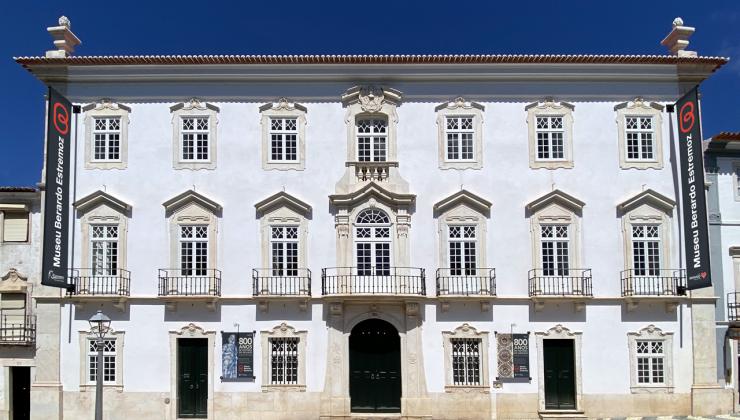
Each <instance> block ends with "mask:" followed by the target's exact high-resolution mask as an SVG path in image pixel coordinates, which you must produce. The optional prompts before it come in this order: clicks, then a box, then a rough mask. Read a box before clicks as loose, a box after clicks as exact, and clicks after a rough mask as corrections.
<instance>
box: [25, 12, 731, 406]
mask: <svg viewBox="0 0 740 420" xmlns="http://www.w3.org/2000/svg"><path fill="white" fill-rule="evenodd" d="M49 32H50V33H51V34H52V36H53V37H54V38H55V40H56V42H55V45H56V46H57V48H58V50H54V51H49V52H48V53H47V54H46V56H45V57H20V58H16V61H17V62H18V63H19V64H21V65H22V66H23V67H25V68H26V69H28V70H29V71H30V72H31V73H32V74H33V75H34V76H35V77H37V78H38V79H39V80H41V81H43V82H44V83H47V84H49V85H50V86H52V87H54V88H55V89H56V90H58V91H59V92H61V93H62V94H64V95H65V96H66V97H67V98H69V99H70V100H71V101H72V102H73V103H74V104H76V105H78V106H79V113H78V114H76V115H75V116H74V125H73V127H76V128H74V131H73V137H74V141H75V144H76V147H75V149H74V150H75V151H74V156H73V159H74V162H75V165H76V168H77V171H76V181H75V183H74V188H73V190H74V192H73V196H72V197H71V201H72V202H73V205H74V217H73V220H71V221H70V232H73V238H74V239H73V240H74V243H73V247H72V248H73V257H72V263H71V267H73V268H72V269H70V274H69V279H68V282H69V284H70V286H71V287H70V289H69V291H60V290H59V289H53V288H48V287H41V286H39V285H38V284H36V285H35V289H34V305H33V307H34V311H35V315H36V316H37V317H38V322H39V325H40V331H41V330H42V329H43V331H44V332H45V335H44V339H43V342H42V340H41V338H39V340H38V344H37V345H36V349H35V356H34V357H35V359H34V360H35V365H34V367H33V368H32V372H31V396H30V398H31V402H32V410H31V417H32V418H34V419H59V418H83V417H86V416H90V415H91V413H92V410H93V405H94V397H95V392H94V384H95V379H96V375H97V374H102V375H103V378H104V383H105V386H104V387H105V391H104V402H105V411H106V416H107V418H110V419H122V418H132V417H137V418H141V419H177V418H211V419H240V418H249V419H278V418H280V419H317V418H321V419H349V418H363V417H365V416H374V415H377V413H385V414H384V415H385V416H386V417H388V418H404V419H463V418H464V419H468V418H475V419H484V418H485V419H490V418H556V417H557V418H577V417H585V416H588V417H605V416H607V417H608V416H625V415H663V414H685V415H687V414H697V415H698V414H714V413H721V412H729V411H731V410H732V408H733V400H734V398H735V397H734V396H733V395H734V394H733V390H732V388H731V387H730V386H729V385H728V382H727V380H726V379H727V378H726V377H725V372H724V371H723V370H722V368H721V367H718V365H717V360H718V356H717V355H718V352H720V353H719V354H721V351H722V346H721V343H722V340H723V339H724V337H722V336H719V335H718V333H716V332H715V312H714V311H715V305H716V301H717V299H716V298H715V293H714V292H713V291H712V290H710V289H704V290H697V291H692V292H687V291H686V289H685V276H684V274H683V270H682V267H683V266H684V263H683V256H682V248H681V246H680V236H679V235H680V231H679V214H678V209H677V205H676V201H677V198H676V191H677V186H676V183H675V181H674V170H675V159H674V157H673V154H674V151H673V150H674V149H673V144H674V140H675V139H674V132H675V130H674V129H672V125H674V124H675V122H674V120H675V114H673V113H671V112H669V109H668V107H667V106H668V105H670V104H672V103H673V102H675V101H676V99H677V98H679V97H680V96H681V95H682V94H683V93H684V92H685V91H687V90H689V89H690V88H692V87H693V86H695V85H696V84H699V83H700V82H701V81H702V80H704V79H705V78H707V77H708V76H709V75H710V74H711V73H712V72H714V71H715V70H716V69H717V68H719V67H720V66H722V65H723V64H724V63H725V62H726V61H727V59H724V58H719V57H700V56H697V54H696V53H693V52H690V51H686V49H685V48H686V46H687V45H688V42H687V38H688V36H689V35H690V34H691V33H692V32H693V28H689V27H686V26H683V23H682V22H680V20H678V19H677V21H676V22H674V28H673V30H672V32H671V33H670V34H669V36H668V37H667V38H666V39H665V40H664V41H663V43H664V45H666V46H667V47H668V48H669V50H670V51H671V54H669V55H661V56H623V55H608V56H591V55H573V56H536V55H533V56H524V55H512V56H503V55H502V56H499V55H480V56H465V55H452V56H74V55H72V52H73V47H74V46H75V45H76V44H77V43H79V40H77V38H76V37H75V36H74V34H72V32H71V31H70V28H69V22H68V20H66V18H64V19H60V24H59V26H56V27H52V28H49ZM42 179H43V177H42ZM42 191H43V188H42ZM29 281H31V280H29ZM33 282H36V283H37V282H38V279H34V280H33ZM97 310H102V311H103V312H104V313H105V314H107V315H108V316H110V318H111V319H112V323H111V329H110V331H109V332H108V334H107V338H106V339H105V342H104V363H103V366H102V367H101V368H98V366H97V365H96V362H95V358H94V356H95V354H96V350H97V348H96V344H95V342H94V340H92V336H91V335H90V327H89V324H88V319H89V318H90V317H91V316H92V315H93V314H95V312H96V311H97ZM42 325H43V326H42ZM47 333H48V334H47ZM718 342H719V343H720V345H718Z"/></svg>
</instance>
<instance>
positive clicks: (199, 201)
mask: <svg viewBox="0 0 740 420" xmlns="http://www.w3.org/2000/svg"><path fill="white" fill-rule="evenodd" d="M191 203H192V204H196V205H198V206H199V207H202V208H203V209H205V210H207V211H209V212H211V213H218V212H220V211H221V210H222V209H223V207H222V206H221V204H219V203H217V202H216V201H214V200H211V199H210V198H208V197H206V196H205V195H203V194H201V193H198V192H196V191H194V190H187V191H185V192H183V193H181V194H178V195H176V196H174V197H172V198H170V199H169V200H167V201H165V202H164V203H162V205H163V206H164V209H165V212H167V213H174V212H176V211H178V210H180V209H181V208H183V207H184V206H186V205H188V204H191Z"/></svg>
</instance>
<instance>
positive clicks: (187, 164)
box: [170, 98, 219, 170]
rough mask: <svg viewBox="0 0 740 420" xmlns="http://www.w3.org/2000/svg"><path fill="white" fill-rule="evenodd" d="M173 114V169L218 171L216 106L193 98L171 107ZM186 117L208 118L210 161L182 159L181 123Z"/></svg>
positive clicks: (217, 109)
mask: <svg viewBox="0 0 740 420" xmlns="http://www.w3.org/2000/svg"><path fill="white" fill-rule="evenodd" d="M170 112H171V113H172V167H173V168H175V169H191V170H198V169H216V153H217V151H218V147H217V144H218V143H217V132H218V130H217V129H216V126H217V125H218V112H219V108H218V107H217V106H215V105H212V104H209V103H206V102H203V101H201V100H200V99H198V98H191V99H189V100H187V101H185V102H182V103H179V104H175V105H173V106H171V107H170ZM186 117H201V118H208V159H207V160H199V161H190V160H183V159H182V133H181V126H182V124H181V121H182V119H183V118H186Z"/></svg>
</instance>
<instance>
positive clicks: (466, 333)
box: [442, 323, 490, 394]
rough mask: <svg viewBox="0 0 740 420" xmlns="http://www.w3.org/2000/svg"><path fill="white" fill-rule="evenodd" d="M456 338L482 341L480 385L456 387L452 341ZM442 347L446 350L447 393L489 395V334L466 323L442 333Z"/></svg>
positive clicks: (479, 361) (480, 350) (480, 349)
mask: <svg viewBox="0 0 740 420" xmlns="http://www.w3.org/2000/svg"><path fill="white" fill-rule="evenodd" d="M456 338H468V339H475V340H480V347H479V352H480V353H479V358H478V363H479V369H480V384H479V385H474V386H461V385H454V381H453V377H452V341H451V340H453V339H456ZM442 347H443V348H444V358H445V361H444V367H445V392H468V393H469V392H480V393H485V394H487V393H489V392H490V391H489V385H488V384H489V382H488V377H489V376H488V375H489V374H488V370H489V369H488V332H487V331H485V332H484V331H478V330H477V329H476V328H475V327H473V326H471V325H470V324H468V323H464V324H462V325H460V326H459V327H457V328H455V330H453V331H442Z"/></svg>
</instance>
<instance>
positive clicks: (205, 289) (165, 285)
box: [159, 268, 221, 297]
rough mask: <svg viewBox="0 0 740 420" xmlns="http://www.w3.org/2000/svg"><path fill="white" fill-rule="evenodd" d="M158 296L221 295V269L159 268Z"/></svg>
mask: <svg viewBox="0 0 740 420" xmlns="http://www.w3.org/2000/svg"><path fill="white" fill-rule="evenodd" d="M159 296H186V297H187V296H212V297H218V296H221V270H216V269H215V268H192V269H181V268H160V269H159Z"/></svg>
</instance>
